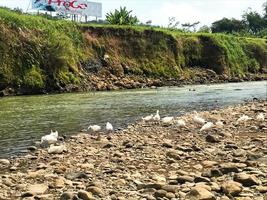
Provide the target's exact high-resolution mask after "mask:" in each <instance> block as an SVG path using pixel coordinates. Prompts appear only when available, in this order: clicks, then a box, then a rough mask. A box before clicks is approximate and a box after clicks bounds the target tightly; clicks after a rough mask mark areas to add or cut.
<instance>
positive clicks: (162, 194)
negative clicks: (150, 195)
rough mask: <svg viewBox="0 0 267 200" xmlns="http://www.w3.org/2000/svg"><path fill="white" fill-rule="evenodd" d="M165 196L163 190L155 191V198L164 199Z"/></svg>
mask: <svg viewBox="0 0 267 200" xmlns="http://www.w3.org/2000/svg"><path fill="white" fill-rule="evenodd" d="M166 194H167V192H166V191H165V190H157V191H156V192H155V194H154V195H155V197H156V198H159V197H161V198H162V197H165V196H166Z"/></svg>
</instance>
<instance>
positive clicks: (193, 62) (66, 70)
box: [0, 8, 267, 91]
mask: <svg viewBox="0 0 267 200" xmlns="http://www.w3.org/2000/svg"><path fill="white" fill-rule="evenodd" d="M105 54H108V55H109V56H110V59H109V60H108V61H107V62H103V57H104V55H105ZM92 61H93V62H99V61H100V62H101V64H102V65H103V66H104V67H105V68H106V69H107V70H108V71H109V72H110V73H113V74H114V75H116V76H122V75H123V74H125V73H132V74H136V75H145V76H149V77H166V78H169V77H172V78H179V77H180V76H182V75H184V74H187V73H188V70H187V69H188V68H189V67H190V68H192V67H193V68H194V67H196V68H199V67H200V68H207V69H212V70H214V71H215V72H217V73H218V74H228V75H230V76H244V75H245V74H247V73H258V72H260V71H262V70H263V68H266V66H267V42H266V39H258V38H245V37H234V36H229V35H223V34H209V33H204V34H203V33H184V32H181V31H175V30H170V29H163V28H153V27H145V26H116V25H96V24H77V23H72V22H69V21H64V20H49V19H46V18H44V17H42V16H31V15H25V14H18V13H15V12H12V11H10V10H8V9H3V8H0V89H3V88H5V87H7V86H11V87H14V88H25V89H30V90H36V91H42V90H44V89H45V90H56V89H58V88H59V87H65V86H67V85H68V84H75V85H79V84H80V83H81V82H82V78H83V77H84V74H83V71H82V70H81V68H82V67H83V65H82V63H90V62H92ZM126 68H127V70H126ZM126 71H127V72H126Z"/></svg>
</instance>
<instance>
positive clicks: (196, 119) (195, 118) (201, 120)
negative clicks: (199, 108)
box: [193, 112, 206, 125]
mask: <svg viewBox="0 0 267 200" xmlns="http://www.w3.org/2000/svg"><path fill="white" fill-rule="evenodd" d="M194 113H195V115H194V116H193V121H194V122H195V123H197V124H200V125H203V124H205V123H206V120H205V119H204V118H202V117H199V115H198V113H197V112H194Z"/></svg>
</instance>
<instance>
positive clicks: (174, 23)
mask: <svg viewBox="0 0 267 200" xmlns="http://www.w3.org/2000/svg"><path fill="white" fill-rule="evenodd" d="M179 24H180V22H179V21H176V18H175V17H169V23H168V28H170V29H176V28H177V26H178V25H179Z"/></svg>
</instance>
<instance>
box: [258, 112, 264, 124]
mask: <svg viewBox="0 0 267 200" xmlns="http://www.w3.org/2000/svg"><path fill="white" fill-rule="evenodd" d="M256 119H257V121H260V122H263V121H264V119H265V117H264V114H263V113H260V114H258V115H257V117H256Z"/></svg>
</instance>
